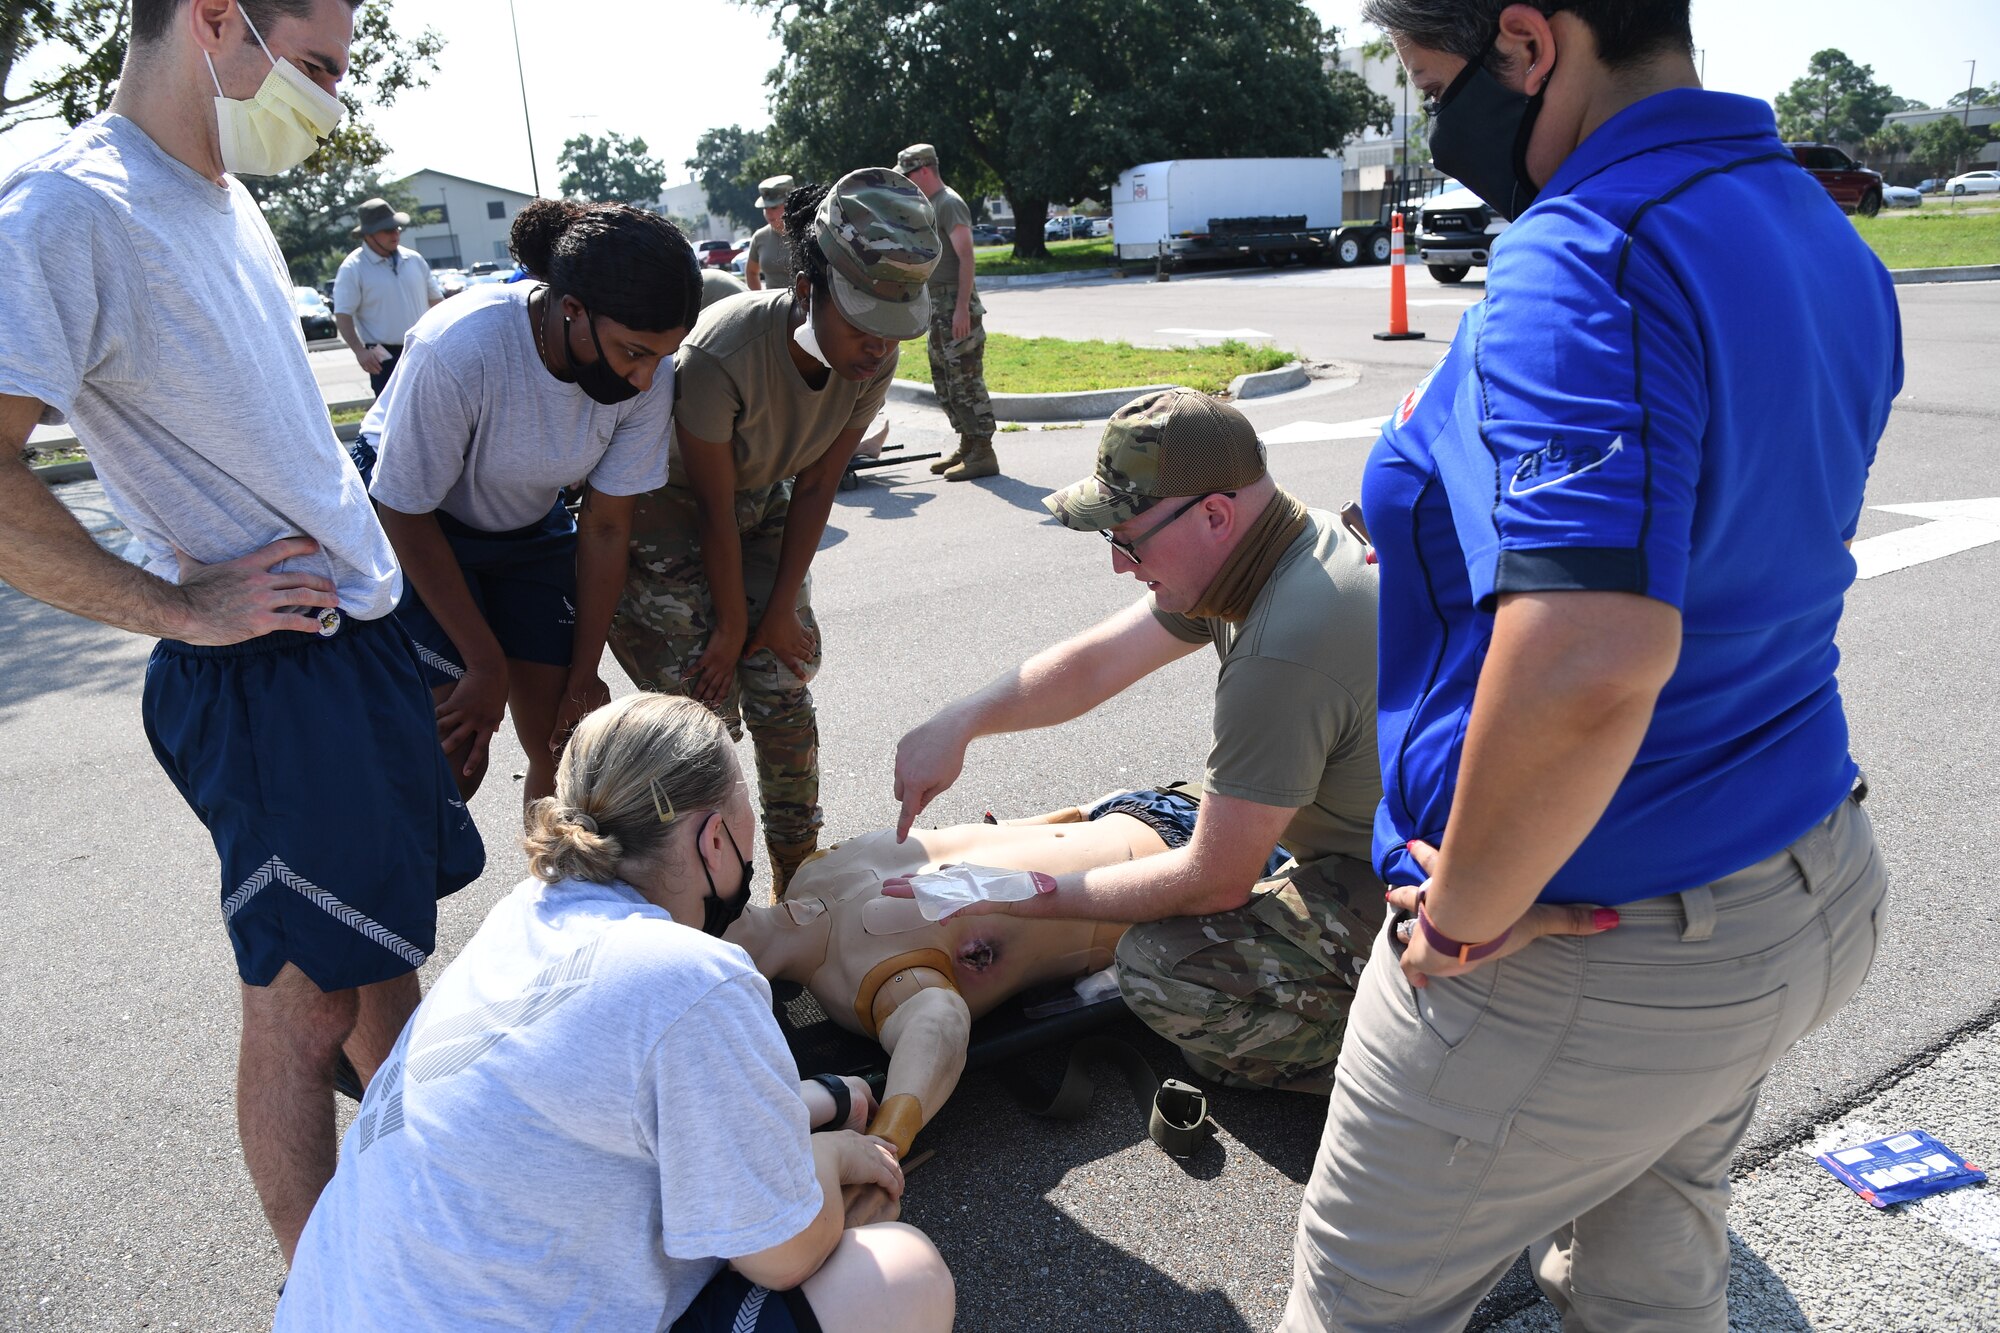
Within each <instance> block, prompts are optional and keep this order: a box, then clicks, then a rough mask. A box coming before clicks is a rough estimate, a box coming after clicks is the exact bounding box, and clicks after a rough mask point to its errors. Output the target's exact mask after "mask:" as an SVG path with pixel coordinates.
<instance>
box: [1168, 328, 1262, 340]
mask: <svg viewBox="0 0 2000 1333" xmlns="http://www.w3.org/2000/svg"><path fill="white" fill-rule="evenodd" d="M1153 332H1155V333H1171V334H1174V335H1175V336H1177V337H1181V338H1215V339H1223V338H1234V339H1236V340H1237V341H1238V342H1248V341H1249V340H1250V339H1252V338H1263V339H1265V340H1266V341H1269V339H1270V338H1271V335H1270V334H1268V333H1266V332H1264V330H1262V329H1154V330H1153Z"/></svg>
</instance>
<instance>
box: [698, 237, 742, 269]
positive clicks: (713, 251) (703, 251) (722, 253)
mask: <svg viewBox="0 0 2000 1333" xmlns="http://www.w3.org/2000/svg"><path fill="white" fill-rule="evenodd" d="M749 248H750V242H749V241H748V240H741V241H697V242H696V243H695V247H694V253H695V258H697V259H699V260H700V261H701V265H702V267H703V268H728V267H729V264H730V261H732V260H734V259H735V258H736V256H738V255H740V254H742V253H743V252H744V251H745V250H747V249H749Z"/></svg>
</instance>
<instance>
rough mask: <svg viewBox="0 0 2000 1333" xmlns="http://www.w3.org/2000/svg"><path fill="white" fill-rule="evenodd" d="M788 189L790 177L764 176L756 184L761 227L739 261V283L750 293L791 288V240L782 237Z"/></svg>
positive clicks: (783, 235)
mask: <svg viewBox="0 0 2000 1333" xmlns="http://www.w3.org/2000/svg"><path fill="white" fill-rule="evenodd" d="M792 188H793V186H792V178H791V177H790V176H767V177H765V178H764V179H763V180H761V181H758V182H757V207H759V208H761V209H763V210H764V225H763V226H761V227H759V228H757V230H756V232H755V233H753V234H752V235H751V237H750V244H749V246H748V247H746V249H745V251H744V258H743V281H744V284H745V285H746V286H748V287H749V288H750V290H751V291H753V292H760V291H763V290H765V289H766V288H770V287H789V286H791V285H792V238H791V237H790V236H788V235H786V234H785V196H786V195H788V194H790V193H791V192H792Z"/></svg>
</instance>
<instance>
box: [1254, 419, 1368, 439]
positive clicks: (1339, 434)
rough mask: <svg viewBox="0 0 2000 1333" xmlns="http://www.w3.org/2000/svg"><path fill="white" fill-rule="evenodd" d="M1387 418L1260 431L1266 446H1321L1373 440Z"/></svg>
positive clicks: (1301, 424) (1300, 423) (1299, 423)
mask: <svg viewBox="0 0 2000 1333" xmlns="http://www.w3.org/2000/svg"><path fill="white" fill-rule="evenodd" d="M1388 422H1389V418H1387V417H1385V416H1384V417H1357V418H1355V419H1354V420H1353V421H1337V422H1333V423H1331V424H1329V423H1327V422H1324V421H1294V422H1292V423H1291V424H1290V425H1288V426H1279V427H1277V428H1276V429H1275V430H1262V431H1258V432H1257V433H1258V435H1260V436H1262V437H1263V440H1264V443H1266V444H1321V443H1326V442H1330V441H1333V440H1372V439H1374V438H1375V437H1376V436H1377V435H1380V434H1381V433H1382V427H1383V426H1385V425H1387V424H1388Z"/></svg>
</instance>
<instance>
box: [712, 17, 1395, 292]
mask: <svg viewBox="0 0 2000 1333" xmlns="http://www.w3.org/2000/svg"><path fill="white" fill-rule="evenodd" d="M746 2H747V3H751V4H755V5H757V6H759V7H760V8H764V9H767V10H770V11H772V13H773V15H774V20H773V21H774V26H775V28H776V31H777V33H778V35H779V37H780V38H781V39H782V40H783V43H784V48H785V54H784V60H783V64H781V65H780V66H779V68H778V69H776V70H774V71H773V72H772V75H771V82H772V84H773V86H774V88H775V90H776V91H775V92H774V94H773V96H772V100H771V111H772V123H771V129H770V131H769V133H768V135H767V139H766V148H767V151H768V150H769V149H770V148H771V147H772V146H774V145H775V146H777V147H781V148H782V149H783V150H784V156H785V160H787V161H788V162H790V164H791V167H790V169H791V170H793V171H794V172H795V173H797V174H799V175H800V176H801V177H802V178H803V177H808V176H810V177H817V178H819V179H823V180H830V179H832V178H834V177H836V176H838V175H839V174H840V173H841V172H843V171H847V170H851V169H853V168H855V167H859V166H866V165H870V164H877V163H886V162H893V161H894V160H895V154H896V152H897V150H898V149H900V148H902V147H904V146H905V145H907V144H910V143H915V142H927V143H932V144H935V145H936V146H937V150H938V157H939V170H940V174H942V175H943V177H944V178H945V180H946V182H947V183H949V184H951V185H952V186H953V187H955V188H956V189H957V190H958V191H959V192H960V193H961V194H964V195H967V196H969V197H971V196H976V195H978V194H981V193H986V192H989V191H992V190H996V189H997V190H998V191H1000V192H1001V193H1003V194H1005V195H1006V197H1007V200H1008V202H1009V203H1010V204H1011V205H1012V206H1013V209H1014V213H1015V216H1016V217H1017V218H1020V219H1022V220H1023V225H1022V226H1021V227H1020V228H1019V229H1018V230H1017V232H1016V233H1015V251H1016V253H1019V254H1035V253H1039V252H1041V251H1042V250H1043V248H1044V243H1043V240H1042V232H1041V228H1040V227H1038V226H1035V225H1032V222H1033V220H1034V219H1039V218H1041V217H1042V216H1043V215H1044V214H1045V212H1046V211H1047V206H1048V204H1049V202H1050V201H1052V200H1053V201H1058V202H1073V201H1075V200H1079V199H1082V198H1084V197H1086V196H1089V195H1100V196H1101V195H1103V194H1105V193H1106V191H1107V189H1108V186H1109V185H1110V183H1111V182H1112V181H1114V180H1115V179H1116V178H1117V176H1118V175H1119V173H1120V172H1122V171H1124V170H1125V169H1126V168H1128V167H1131V166H1136V165H1137V164H1139V163H1141V162H1149V161H1156V160H1159V159H1162V158H1170V157H1267V156H1310V155H1316V154H1319V153H1323V152H1330V151H1337V150H1338V149H1339V148H1340V147H1341V146H1342V145H1343V144H1345V143H1346V142H1347V141H1348V140H1349V139H1350V138H1352V137H1353V136H1354V135H1355V134H1356V133H1358V132H1359V131H1360V130H1361V129H1362V127H1363V126H1365V125H1370V124H1374V125H1381V126H1385V127H1386V126H1387V124H1388V123H1389V121H1390V119H1391V117H1392V116H1393V114H1394V112H1393V108H1391V107H1390V105H1389V103H1388V101H1387V99H1385V98H1383V97H1381V96H1379V95H1377V94H1375V93H1373V92H1371V91H1370V90H1369V89H1368V88H1367V86H1366V85H1365V84H1364V83H1363V82H1362V81H1361V79H1360V78H1359V77H1358V76H1356V75H1354V74H1352V73H1350V72H1347V71H1341V70H1337V69H1336V70H1335V71H1334V72H1333V73H1331V74H1329V73H1328V70H1327V64H1328V63H1329V57H1330V56H1331V55H1332V54H1333V52H1334V49H1335V48H1334V42H1335V34H1333V33H1332V32H1330V31H1328V30H1326V29H1324V28H1322V27H1321V25H1320V22H1319V20H1318V18H1317V17H1315V16H1314V14H1313V13H1312V11H1311V10H1310V9H1308V8H1307V7H1306V6H1305V5H1304V4H1301V3H1299V0H1011V2H1010V3H1008V4H1004V5H996V4H994V3H992V0H746Z"/></svg>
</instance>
